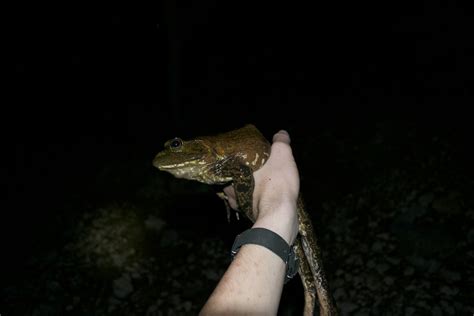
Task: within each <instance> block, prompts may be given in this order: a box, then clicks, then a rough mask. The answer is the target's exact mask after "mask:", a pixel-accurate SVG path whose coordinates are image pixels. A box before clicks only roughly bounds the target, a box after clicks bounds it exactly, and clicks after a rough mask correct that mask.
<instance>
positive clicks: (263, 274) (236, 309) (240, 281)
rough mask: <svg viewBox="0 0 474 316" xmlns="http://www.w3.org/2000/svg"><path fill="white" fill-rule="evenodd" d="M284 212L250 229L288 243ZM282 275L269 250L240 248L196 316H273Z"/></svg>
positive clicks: (290, 232)
mask: <svg viewBox="0 0 474 316" xmlns="http://www.w3.org/2000/svg"><path fill="white" fill-rule="evenodd" d="M291 207H292V206H286V208H291ZM287 213H291V212H288V210H284V211H283V212H277V213H276V214H275V213H273V214H272V215H271V216H265V217H263V218H261V219H257V221H256V222H255V224H254V226H253V227H254V228H255V227H262V228H267V229H269V230H271V231H274V232H276V233H277V234H279V235H280V236H281V237H283V239H285V241H286V242H288V243H289V244H292V242H293V240H294V237H293V235H294V234H295V233H294V231H293V229H292V228H293V225H292V223H293V218H292V216H288V214H287ZM285 272H286V265H285V263H284V262H283V260H281V258H280V257H279V256H277V255H276V254H275V253H273V252H272V251H270V250H269V249H267V248H265V247H262V246H259V245H254V244H246V245H244V246H242V248H240V250H239V252H238V253H237V255H236V256H235V258H234V260H233V261H232V263H231V265H230V266H229V268H228V269H227V271H226V273H225V274H224V276H223V277H222V279H221V281H220V282H219V284H218V285H217V287H216V289H215V290H214V292H213V293H212V295H211V297H210V298H209V300H208V301H207V303H206V305H205V306H204V308H203V309H202V311H201V314H200V315H222V314H229V315H230V314H233V315H236V314H237V315H246V314H248V315H259V314H265V315H276V314H277V311H278V305H279V302H280V297H281V292H282V289H283V283H284V278H285Z"/></svg>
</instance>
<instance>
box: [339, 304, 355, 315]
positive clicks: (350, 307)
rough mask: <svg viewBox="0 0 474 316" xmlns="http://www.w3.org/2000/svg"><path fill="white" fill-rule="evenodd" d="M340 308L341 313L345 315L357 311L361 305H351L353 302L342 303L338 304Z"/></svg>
mask: <svg viewBox="0 0 474 316" xmlns="http://www.w3.org/2000/svg"><path fill="white" fill-rule="evenodd" d="M338 306H339V309H340V310H341V313H342V314H343V315H344V314H349V313H351V312H353V311H355V310H356V309H357V308H358V307H359V305H356V304H354V303H351V302H342V303H340V304H338Z"/></svg>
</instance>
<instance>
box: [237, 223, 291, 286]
mask: <svg viewBox="0 0 474 316" xmlns="http://www.w3.org/2000/svg"><path fill="white" fill-rule="evenodd" d="M245 244H255V245H260V246H263V247H265V248H267V249H269V250H271V251H272V252H274V253H275V254H276V255H277V256H279V257H280V258H281V259H282V260H283V262H284V263H285V265H286V277H285V283H286V282H288V281H289V280H290V279H292V278H293V277H294V276H295V274H296V273H297V272H298V258H296V255H295V251H294V246H290V245H288V244H287V242H286V241H285V240H284V239H283V238H282V237H281V236H280V235H278V234H277V233H275V232H273V231H271V230H269V229H266V228H261V227H258V228H251V229H248V230H246V231H244V232H243V233H241V234H239V235H237V237H236V238H235V241H234V244H233V245H232V251H231V256H232V259H234V257H235V255H236V254H237V252H238V251H239V249H240V247H242V246H243V245H245Z"/></svg>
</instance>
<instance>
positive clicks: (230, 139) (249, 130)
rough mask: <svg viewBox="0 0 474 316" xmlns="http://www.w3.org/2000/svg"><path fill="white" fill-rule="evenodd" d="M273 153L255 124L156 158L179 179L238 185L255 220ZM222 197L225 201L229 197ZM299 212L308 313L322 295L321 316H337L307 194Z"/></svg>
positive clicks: (172, 145) (176, 145)
mask: <svg viewBox="0 0 474 316" xmlns="http://www.w3.org/2000/svg"><path fill="white" fill-rule="evenodd" d="M270 151H271V145H270V143H269V142H268V140H267V139H266V138H265V137H264V136H263V135H262V133H261V132H260V131H259V130H258V129H257V128H256V127H255V126H254V125H252V124H248V125H245V126H244V127H242V128H239V129H236V130H233V131H229V132H225V133H221V134H218V135H214V136H202V137H196V138H193V139H189V140H183V139H181V138H178V137H175V138H173V139H170V140H168V141H167V142H166V143H165V144H164V149H163V150H162V151H160V152H159V153H158V154H157V155H156V156H155V158H154V160H153V166H155V167H156V168H158V169H159V170H161V171H166V172H169V173H171V174H172V175H173V176H175V177H177V178H184V179H188V180H194V181H199V182H202V183H206V184H211V185H228V184H232V186H233V187H234V190H235V195H236V200H237V203H238V206H239V211H241V212H242V213H244V214H245V215H246V216H247V217H248V218H249V219H250V220H251V221H255V218H254V215H253V212H252V198H253V189H254V178H253V172H254V171H256V170H258V169H259V168H260V167H262V166H263V165H264V164H265V162H266V161H267V159H268V157H269V156H270ZM219 196H220V197H221V198H224V199H225V195H224V194H223V193H220V194H219ZM226 205H227V204H226ZM227 210H229V208H228V206H227ZM297 212H298V224H299V225H298V236H297V238H296V241H295V244H294V250H295V254H296V257H297V259H298V274H299V275H300V277H301V280H302V284H303V288H304V297H305V306H304V315H313V312H314V308H315V304H316V294H317V297H318V301H319V310H320V315H337V310H336V308H335V305H334V303H333V300H332V297H331V295H330V292H329V288H328V284H327V281H326V276H325V273H324V270H323V265H322V258H321V251H320V248H319V246H318V242H317V239H316V235H315V233H314V229H313V225H312V222H311V219H310V217H309V215H308V213H307V212H306V210H305V207H304V203H303V199H302V197H301V195H300V196H299V197H298V202H297Z"/></svg>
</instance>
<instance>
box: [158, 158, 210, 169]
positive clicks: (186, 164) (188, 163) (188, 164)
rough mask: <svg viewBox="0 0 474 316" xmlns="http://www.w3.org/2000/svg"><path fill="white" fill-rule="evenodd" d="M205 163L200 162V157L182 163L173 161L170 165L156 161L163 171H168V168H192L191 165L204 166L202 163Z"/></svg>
mask: <svg viewBox="0 0 474 316" xmlns="http://www.w3.org/2000/svg"><path fill="white" fill-rule="evenodd" d="M204 164H205V163H202V162H199V160H198V159H196V160H190V161H185V162H181V163H173V164H169V165H163V164H159V163H155V165H156V166H157V168H158V169H160V170H163V171H168V170H172V169H181V168H190V167H193V166H196V167H197V166H200V167H202V165H204Z"/></svg>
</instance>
